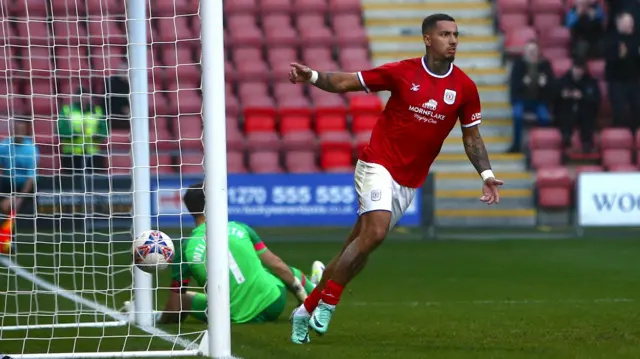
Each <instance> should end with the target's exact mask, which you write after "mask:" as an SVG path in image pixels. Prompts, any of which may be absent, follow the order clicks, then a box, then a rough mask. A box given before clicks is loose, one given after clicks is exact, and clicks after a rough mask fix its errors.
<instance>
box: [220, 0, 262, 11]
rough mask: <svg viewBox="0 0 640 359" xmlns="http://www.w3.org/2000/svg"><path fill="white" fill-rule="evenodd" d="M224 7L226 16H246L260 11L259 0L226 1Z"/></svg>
mask: <svg viewBox="0 0 640 359" xmlns="http://www.w3.org/2000/svg"><path fill="white" fill-rule="evenodd" d="M223 5H224V13H225V14H246V13H254V12H256V11H258V1H257V0H234V1H225V2H223Z"/></svg>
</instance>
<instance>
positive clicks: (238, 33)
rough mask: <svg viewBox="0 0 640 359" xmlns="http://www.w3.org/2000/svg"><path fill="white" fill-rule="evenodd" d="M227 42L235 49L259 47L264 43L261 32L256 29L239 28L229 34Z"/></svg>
mask: <svg viewBox="0 0 640 359" xmlns="http://www.w3.org/2000/svg"><path fill="white" fill-rule="evenodd" d="M229 40H230V41H231V42H232V43H233V46H235V47H259V46H262V44H263V43H264V39H263V36H262V31H260V30H259V29H258V28H257V27H247V28H240V29H237V30H235V31H230V32H229Z"/></svg>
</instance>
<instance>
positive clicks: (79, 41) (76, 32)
mask: <svg viewBox="0 0 640 359" xmlns="http://www.w3.org/2000/svg"><path fill="white" fill-rule="evenodd" d="M53 38H54V40H55V43H56V45H86V44H88V42H89V41H88V35H87V30H86V28H85V26H84V22H83V21H80V19H78V18H68V19H67V18H60V19H58V18H56V19H55V20H54V22H53Z"/></svg>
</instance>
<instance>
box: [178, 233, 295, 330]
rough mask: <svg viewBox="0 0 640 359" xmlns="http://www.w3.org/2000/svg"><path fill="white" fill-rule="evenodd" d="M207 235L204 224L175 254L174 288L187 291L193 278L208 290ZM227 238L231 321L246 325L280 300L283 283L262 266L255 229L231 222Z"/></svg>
mask: <svg viewBox="0 0 640 359" xmlns="http://www.w3.org/2000/svg"><path fill="white" fill-rule="evenodd" d="M205 232H206V225H205V224H201V225H200V226H198V227H196V228H194V229H193V231H192V232H191V236H190V237H188V238H185V239H184V240H183V241H182V243H181V248H180V249H179V250H177V251H176V256H175V258H174V265H172V276H173V280H174V284H173V286H174V287H178V288H183V290H186V288H185V287H186V286H187V285H188V284H189V279H190V278H193V279H195V281H196V283H197V284H198V286H200V287H205V286H206V284H207V267H206V262H205V258H206V251H207V243H206V240H205ZM228 238H229V292H230V309H231V321H232V322H234V323H245V322H248V321H250V320H252V319H253V318H255V317H256V316H257V315H258V314H260V313H261V312H262V311H263V310H265V309H266V308H267V307H269V305H271V304H272V303H274V302H275V301H276V300H278V298H280V295H281V293H282V292H281V289H280V288H281V287H282V282H280V281H279V280H278V279H277V278H276V277H274V276H273V274H271V273H270V272H268V271H267V270H266V269H265V268H264V267H263V266H262V262H261V261H260V258H259V256H258V255H259V253H261V252H262V251H264V250H265V248H266V247H265V245H264V243H263V242H262V240H261V239H260V237H259V236H258V235H257V233H255V231H253V229H251V228H250V227H249V226H247V225H245V224H242V223H238V222H229V236H228Z"/></svg>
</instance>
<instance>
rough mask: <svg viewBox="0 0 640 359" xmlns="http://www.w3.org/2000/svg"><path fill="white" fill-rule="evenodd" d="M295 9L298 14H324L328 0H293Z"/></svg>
mask: <svg viewBox="0 0 640 359" xmlns="http://www.w3.org/2000/svg"><path fill="white" fill-rule="evenodd" d="M293 9H294V10H295V12H297V13H298V14H305V13H310V14H324V13H325V12H326V11H327V9H328V4H327V1H326V0H293Z"/></svg>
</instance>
